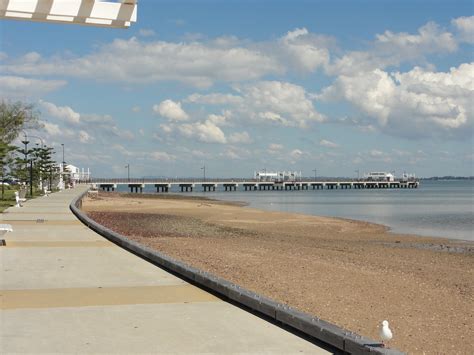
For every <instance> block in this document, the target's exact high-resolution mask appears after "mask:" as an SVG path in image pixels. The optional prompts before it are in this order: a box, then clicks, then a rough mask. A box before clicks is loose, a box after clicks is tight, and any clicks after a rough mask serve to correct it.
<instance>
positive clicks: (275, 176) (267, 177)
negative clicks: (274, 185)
mask: <svg viewBox="0 0 474 355" xmlns="http://www.w3.org/2000/svg"><path fill="white" fill-rule="evenodd" d="M301 177H302V175H301V171H299V172H298V171H276V172H274V171H266V170H263V171H255V172H254V179H255V180H258V181H270V182H285V181H301Z"/></svg>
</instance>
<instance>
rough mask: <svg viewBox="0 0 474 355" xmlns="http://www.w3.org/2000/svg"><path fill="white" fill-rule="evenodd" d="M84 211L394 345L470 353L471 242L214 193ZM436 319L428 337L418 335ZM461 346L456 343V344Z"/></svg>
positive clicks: (99, 203)
mask: <svg viewBox="0 0 474 355" xmlns="http://www.w3.org/2000/svg"><path fill="white" fill-rule="evenodd" d="M83 209H84V211H85V212H86V213H87V214H88V215H89V216H91V217H92V218H93V219H95V220H96V221H97V222H99V223H100V224H103V225H105V226H106V227H108V228H111V229H112V230H116V231H118V232H119V233H121V234H123V235H126V236H128V237H129V238H130V239H133V240H135V241H137V242H139V243H141V244H143V245H146V246H148V247H151V248H153V249H156V250H158V251H160V252H162V253H164V254H167V255H169V256H171V257H174V258H176V259H178V260H181V261H183V262H185V263H187V264H190V265H192V266H194V267H197V268H199V269H201V270H204V271H207V272H210V273H212V274H215V275H217V276H220V277H222V278H224V279H227V280H229V281H231V282H234V283H237V284H239V285H242V286H243V287H245V288H247V289H249V290H252V291H254V292H257V293H260V294H263V295H266V296H268V297H270V298H272V299H275V300H276V301H278V302H281V303H286V304H289V305H291V306H293V307H295V308H297V309H300V310H302V311H304V312H308V313H310V314H314V315H317V316H318V317H320V318H322V319H325V320H328V321H330V322H332V323H335V324H337V325H339V326H341V327H344V328H346V329H349V330H352V331H355V332H356V333H358V334H362V335H366V336H368V337H371V338H374V339H375V338H377V337H378V335H377V334H378V330H377V324H378V323H379V321H380V319H388V320H389V321H392V322H391V325H392V324H393V327H394V329H395V331H396V334H397V337H396V339H394V341H393V343H392V346H393V347H395V348H399V349H401V350H405V351H409V352H420V351H426V352H437V353H449V352H457V353H468V352H469V349H470V348H472V347H473V346H474V343H472V341H473V340H472V339H466V338H465V339H464V341H463V342H455V343H454V344H452V343H450V339H458V338H459V337H460V336H461V335H463V334H469V333H472V331H474V324H473V322H472V317H469V310H470V309H472V306H473V300H472V297H471V295H472V294H473V291H474V285H473V284H472V279H473V278H474V243H472V242H461V241H456V240H448V239H441V238H429V237H417V236H411V235H400V234H391V233H390V234H389V233H387V228H386V227H385V226H381V225H375V224H372V223H366V222H361V221H354V220H345V219H341V218H326V217H316V216H309V215H300V214H294V213H282V212H274V211H264V210H258V209H254V208H251V207H246V208H242V207H241V206H239V205H235V204H228V203H221V202H219V201H214V200H211V199H207V198H204V199H203V198H199V197H198V198H189V196H180V197H179V198H172V197H171V196H170V195H166V197H165V196H162V195H160V196H156V198H155V195H153V198H150V197H144V196H143V195H137V194H135V195H128V196H126V197H125V196H123V195H120V194H106V193H103V194H99V198H98V199H91V198H87V199H85V200H84V204H83ZM426 324H430V327H429V329H428V330H427V332H426V334H424V336H423V337H422V338H420V337H413V336H412V335H413V334H416V333H417V332H418V329H419V328H420V327H422V326H424V325H426ZM452 345H454V346H455V347H454V348H453V347H451V346H452Z"/></svg>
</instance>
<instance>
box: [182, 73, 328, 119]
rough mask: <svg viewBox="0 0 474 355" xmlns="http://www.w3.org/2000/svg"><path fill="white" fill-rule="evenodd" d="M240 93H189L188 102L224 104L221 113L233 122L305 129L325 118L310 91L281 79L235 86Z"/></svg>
mask: <svg viewBox="0 0 474 355" xmlns="http://www.w3.org/2000/svg"><path fill="white" fill-rule="evenodd" d="M234 90H235V91H236V92H237V93H238V94H239V95H234V94H220V93H211V94H207V95H200V94H192V95H190V96H188V98H187V99H186V101H187V102H190V103H199V104H208V105H220V106H225V107H226V110H224V111H223V115H224V116H226V118H227V119H228V118H229V117H230V116H232V118H233V121H235V120H238V119H241V120H246V121H249V120H250V121H253V122H259V123H273V124H276V125H282V126H288V127H300V128H305V127H307V126H308V124H309V123H310V122H322V121H324V120H325V117H324V116H323V115H322V114H320V113H319V112H317V111H316V109H315V108H314V106H313V102H312V100H311V97H312V96H313V95H312V94H309V93H307V92H306V91H305V89H304V88H303V87H302V86H298V85H295V84H291V83H288V82H281V81H259V82H256V83H253V84H247V85H235V86H234Z"/></svg>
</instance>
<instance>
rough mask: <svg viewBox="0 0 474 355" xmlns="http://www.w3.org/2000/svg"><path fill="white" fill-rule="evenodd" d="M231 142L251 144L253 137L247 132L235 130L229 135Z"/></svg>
mask: <svg viewBox="0 0 474 355" xmlns="http://www.w3.org/2000/svg"><path fill="white" fill-rule="evenodd" d="M229 142H230V143H234V144H236V143H241V144H249V143H252V139H251V138H250V135H249V134H248V133H247V132H245V131H244V132H235V133H232V134H231V135H230V136H229Z"/></svg>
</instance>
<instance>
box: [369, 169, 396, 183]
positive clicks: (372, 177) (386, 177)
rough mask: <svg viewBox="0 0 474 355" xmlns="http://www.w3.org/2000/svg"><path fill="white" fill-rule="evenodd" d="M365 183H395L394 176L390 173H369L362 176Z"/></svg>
mask: <svg viewBox="0 0 474 355" xmlns="http://www.w3.org/2000/svg"><path fill="white" fill-rule="evenodd" d="M364 178H365V180H367V181H395V176H394V175H393V174H392V173H386V172H379V171H376V172H371V173H368V174H365V175H364Z"/></svg>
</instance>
